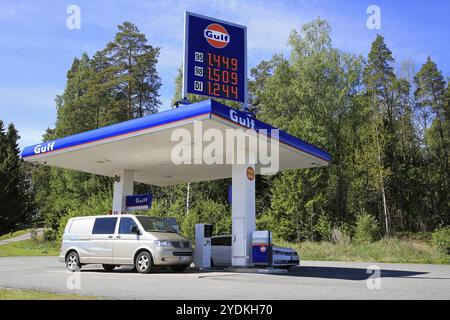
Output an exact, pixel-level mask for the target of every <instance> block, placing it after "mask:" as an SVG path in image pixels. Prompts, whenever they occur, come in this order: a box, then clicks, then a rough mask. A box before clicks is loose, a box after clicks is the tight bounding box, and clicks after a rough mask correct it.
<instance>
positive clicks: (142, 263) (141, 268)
mask: <svg viewBox="0 0 450 320" xmlns="http://www.w3.org/2000/svg"><path fill="white" fill-rule="evenodd" d="M134 265H135V267H136V270H137V271H138V272H139V273H149V272H150V271H151V269H152V255H151V254H150V253H149V252H147V251H143V252H141V253H139V254H138V255H137V257H136V260H135V261H134Z"/></svg>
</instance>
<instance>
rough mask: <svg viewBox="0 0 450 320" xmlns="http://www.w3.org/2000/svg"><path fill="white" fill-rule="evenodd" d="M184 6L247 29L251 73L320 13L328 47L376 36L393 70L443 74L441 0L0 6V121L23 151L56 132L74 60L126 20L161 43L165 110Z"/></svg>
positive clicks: (359, 46)
mask: <svg viewBox="0 0 450 320" xmlns="http://www.w3.org/2000/svg"><path fill="white" fill-rule="evenodd" d="M72 4H75V5H78V6H79V7H80V9H81V29H80V30H69V29H68V28H67V27H66V20H67V18H68V16H69V14H67V13H66V10H67V7H68V6H69V5H72ZM371 4H374V5H378V6H379V7H380V9H381V30H369V29H368V28H367V26H366V20H367V18H368V17H369V14H367V13H366V10H367V7H368V6H369V5H371ZM186 10H188V11H192V12H196V13H200V14H204V15H209V16H213V17H217V18H220V19H223V20H229V21H232V22H236V23H239V24H243V25H246V26H247V27H248V55H249V57H248V59H249V68H251V67H253V66H255V65H257V64H258V62H259V61H261V59H269V58H270V57H271V56H272V55H273V54H277V53H283V54H285V55H286V54H287V53H288V47H287V46H286V40H287V37H288V35H289V33H290V31H291V30H292V29H300V28H301V26H302V24H304V23H307V22H309V21H311V20H312V19H314V18H316V17H317V16H320V17H321V18H324V19H326V20H328V21H329V22H330V24H331V26H332V28H333V31H332V38H333V42H334V44H335V46H337V47H338V48H340V49H342V50H345V51H349V52H352V53H356V54H363V55H364V56H365V55H366V54H367V53H368V51H369V49H370V44H371V42H372V41H373V40H374V38H375V36H376V34H377V33H380V34H382V35H383V36H384V37H385V38H386V42H387V44H388V46H389V48H390V49H391V50H392V51H393V53H394V57H395V58H396V60H397V64H398V65H400V64H401V62H402V61H404V60H411V61H412V62H414V64H415V66H416V68H417V69H418V68H420V65H421V64H422V63H423V62H424V61H425V59H426V57H427V56H428V55H430V56H431V57H432V59H433V60H434V61H435V62H436V63H437V64H438V66H439V68H440V69H441V70H442V71H443V73H444V75H445V76H450V59H448V57H449V54H448V52H450V22H449V20H450V1H448V0H433V1H419V0H416V1H411V0H409V1H406V0H402V1H397V0H396V1H388V0H387V1H380V0H372V1H365V0H354V1H350V0H347V1H343V0H339V1H338V0H334V1H333V0H297V1H263V0H259V1H258V0H257V1H241V0H240V1H225V0H222V1H214V0H207V1H204V0H195V1H191V0H187V1H172V0H166V1H162V0H161V1H156V0H127V1H123V0H117V1H116V0H110V1H105V0H103V1H100V0H89V1H85V0H70V1H65V0H53V1H46V0H40V1H32V0H27V1H20V0H0V39H1V40H0V71H1V73H0V119H1V120H3V122H5V123H6V124H8V123H10V122H14V124H15V125H16V127H17V128H18V130H19V134H20V135H21V140H20V141H19V142H20V146H21V147H24V146H26V145H30V144H34V143H37V142H39V141H40V140H41V136H42V134H43V133H44V131H45V129H46V128H47V127H53V126H54V123H55V120H56V109H55V103H54V98H55V96H56V95H57V94H61V93H62V92H63V90H64V87H65V82H66V72H67V70H68V68H69V67H70V65H71V63H72V60H73V58H74V57H77V56H80V55H81V53H82V52H87V53H89V54H90V55H92V54H93V53H94V52H95V51H97V50H99V49H102V48H103V47H104V46H105V44H106V43H107V42H108V41H110V40H111V39H113V37H114V34H115V33H116V30H117V25H118V24H120V23H122V22H123V21H126V20H128V21H131V22H133V23H135V24H136V25H137V26H138V28H139V29H140V30H141V31H142V32H144V33H145V34H146V36H147V39H148V40H149V41H150V43H151V44H152V45H154V46H159V47H161V56H160V59H159V63H158V71H159V74H160V76H161V78H162V82H163V86H162V88H161V92H160V93H161V99H162V101H163V107H162V109H167V108H169V106H170V105H169V102H170V100H171V98H172V95H173V92H174V79H175V76H176V72H177V68H178V67H179V66H180V65H181V62H182V48H183V16H184V11H186Z"/></svg>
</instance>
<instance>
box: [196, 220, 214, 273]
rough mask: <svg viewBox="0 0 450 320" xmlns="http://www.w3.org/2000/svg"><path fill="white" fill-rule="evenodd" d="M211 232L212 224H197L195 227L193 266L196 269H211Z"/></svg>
mask: <svg viewBox="0 0 450 320" xmlns="http://www.w3.org/2000/svg"><path fill="white" fill-rule="evenodd" d="M212 231H213V226H212V224H207V223H197V224H196V225H195V252H194V264H195V266H196V267H197V268H200V269H202V268H211V236H212Z"/></svg>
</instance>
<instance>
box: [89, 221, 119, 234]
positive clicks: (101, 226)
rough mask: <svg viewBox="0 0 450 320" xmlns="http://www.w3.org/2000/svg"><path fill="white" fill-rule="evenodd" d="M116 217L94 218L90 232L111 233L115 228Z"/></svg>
mask: <svg viewBox="0 0 450 320" xmlns="http://www.w3.org/2000/svg"><path fill="white" fill-rule="evenodd" d="M116 223H117V218H96V219H95V223H94V229H93V230H92V234H112V233H114V230H115V229H116Z"/></svg>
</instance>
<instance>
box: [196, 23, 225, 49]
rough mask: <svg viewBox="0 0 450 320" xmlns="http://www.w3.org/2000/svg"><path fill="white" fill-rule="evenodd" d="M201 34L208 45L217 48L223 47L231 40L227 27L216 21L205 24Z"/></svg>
mask: <svg viewBox="0 0 450 320" xmlns="http://www.w3.org/2000/svg"><path fill="white" fill-rule="evenodd" d="M203 36H204V37H205V38H206V41H208V43H209V44H210V45H212V46H213V47H214V48H217V49H223V48H225V47H226V46H227V45H228V44H229V43H230V40H231V37H230V35H229V34H228V31H227V29H225V28H224V27H223V26H221V25H220V24H218V23H211V24H210V25H209V26H207V27H206V29H205V30H204V31H203Z"/></svg>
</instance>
